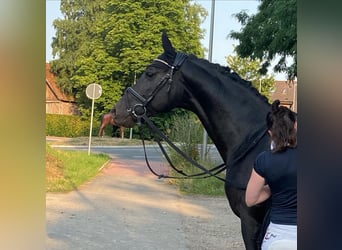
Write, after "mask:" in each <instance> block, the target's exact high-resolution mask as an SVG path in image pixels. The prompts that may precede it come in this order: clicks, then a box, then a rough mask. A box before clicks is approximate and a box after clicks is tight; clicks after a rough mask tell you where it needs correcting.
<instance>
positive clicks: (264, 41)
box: [229, 0, 297, 79]
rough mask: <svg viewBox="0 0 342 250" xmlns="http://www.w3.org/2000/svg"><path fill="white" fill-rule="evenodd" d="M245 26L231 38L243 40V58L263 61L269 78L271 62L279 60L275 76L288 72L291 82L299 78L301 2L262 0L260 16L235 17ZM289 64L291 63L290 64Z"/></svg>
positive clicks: (241, 47) (264, 69) (237, 50)
mask: <svg viewBox="0 0 342 250" xmlns="http://www.w3.org/2000/svg"><path fill="white" fill-rule="evenodd" d="M235 16H236V18H237V19H238V21H239V22H240V23H241V25H242V29H241V31H240V32H237V31H232V32H230V34H229V36H230V37H232V38H234V39H237V40H239V45H238V46H237V47H236V52H237V53H238V55H240V56H241V57H251V58H253V59H254V58H259V59H260V60H262V61H263V64H262V69H261V73H263V74H265V73H266V72H267V68H268V67H269V66H270V64H271V61H272V60H274V59H275V58H277V57H279V60H278V62H277V63H276V65H275V67H274V71H275V72H286V73H287V76H288V78H289V79H293V78H295V77H296V76H297V1H296V0H262V1H261V4H260V5H259V7H258V13H256V14H255V15H250V16H249V15H248V14H247V13H246V12H245V11H242V12H240V13H238V14H236V15H235ZM287 61H289V62H290V63H287Z"/></svg>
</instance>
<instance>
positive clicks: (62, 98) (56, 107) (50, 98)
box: [45, 63, 79, 115]
mask: <svg viewBox="0 0 342 250" xmlns="http://www.w3.org/2000/svg"><path fill="white" fill-rule="evenodd" d="M50 69H51V65H50V64H49V63H46V66H45V70H46V73H45V74H46V75H45V87H46V97H45V106H46V113H47V114H63V115H78V114H79V111H78V108H77V105H76V102H75V99H74V97H72V96H68V95H66V94H65V93H64V92H63V91H62V90H61V89H60V88H59V87H58V85H57V82H56V77H55V75H54V74H53V73H52V72H51V71H50Z"/></svg>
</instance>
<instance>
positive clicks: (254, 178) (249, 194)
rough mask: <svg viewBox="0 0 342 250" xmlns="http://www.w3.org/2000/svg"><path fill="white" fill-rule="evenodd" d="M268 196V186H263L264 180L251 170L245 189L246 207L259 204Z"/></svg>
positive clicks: (269, 192) (269, 194)
mask: <svg viewBox="0 0 342 250" xmlns="http://www.w3.org/2000/svg"><path fill="white" fill-rule="evenodd" d="M270 196H271V190H270V187H269V186H268V185H265V179H264V178H263V177H262V176H261V175H259V174H258V173H257V172H256V171H255V170H254V169H253V170H252V174H251V177H250V179H249V182H248V184H247V189H246V197H245V199H246V204H247V206H248V207H251V206H254V205H256V204H259V203H261V202H263V201H265V200H267V199H268V198H269V197H270Z"/></svg>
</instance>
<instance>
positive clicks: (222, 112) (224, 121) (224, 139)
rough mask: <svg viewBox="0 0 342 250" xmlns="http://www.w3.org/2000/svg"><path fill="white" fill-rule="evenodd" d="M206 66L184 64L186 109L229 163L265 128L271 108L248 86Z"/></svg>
mask: <svg viewBox="0 0 342 250" xmlns="http://www.w3.org/2000/svg"><path fill="white" fill-rule="evenodd" d="M197 60H200V59H197ZM205 63H206V62H198V61H196V60H195V61H194V60H187V61H186V62H185V63H184V65H183V67H182V74H183V81H184V86H185V89H186V92H187V93H188V95H189V96H188V97H187V98H186V99H185V98H184V100H183V102H184V103H183V104H184V106H183V107H186V109H189V110H191V111H192V112H194V113H196V114H197V116H198V117H199V119H200V120H201V122H202V124H203V126H204V127H205V129H206V131H207V133H208V135H209V136H210V138H211V139H212V140H213V142H214V144H215V145H216V147H217V149H218V151H219V152H220V154H221V156H222V158H223V160H225V161H226V160H227V159H228V156H229V155H231V153H232V151H234V149H235V148H237V147H239V146H240V145H241V144H242V143H243V142H245V141H246V139H247V138H249V137H250V136H251V133H255V132H257V131H258V130H260V128H262V127H263V125H264V124H265V117H266V113H267V112H268V110H269V104H268V103H267V102H266V101H265V100H264V99H262V98H261V97H260V96H258V95H257V94H256V93H255V91H253V90H252V89H251V88H249V87H248V86H246V85H244V83H240V82H238V81H236V80H233V79H232V78H231V77H230V76H229V75H227V74H222V73H220V72H219V71H218V70H213V69H212V70H210V69H209V68H208V66H209V65H210V64H209V65H208V63H206V64H205Z"/></svg>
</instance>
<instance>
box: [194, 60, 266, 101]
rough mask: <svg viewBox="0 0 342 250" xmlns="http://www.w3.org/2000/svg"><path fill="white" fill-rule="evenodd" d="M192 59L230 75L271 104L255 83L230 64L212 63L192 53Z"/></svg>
mask: <svg viewBox="0 0 342 250" xmlns="http://www.w3.org/2000/svg"><path fill="white" fill-rule="evenodd" d="M188 57H189V58H190V59H196V60H197V61H199V62H201V63H202V64H204V66H205V67H206V68H210V69H212V70H215V71H217V72H219V73H220V74H221V75H223V76H224V77H229V78H230V79H232V80H233V81H236V82H238V83H240V84H242V85H243V86H245V87H246V88H247V89H249V90H250V91H252V92H253V93H254V94H255V95H256V96H258V97H260V98H261V99H262V100H263V101H264V102H266V103H267V104H269V101H268V99H267V97H266V96H265V95H263V94H261V93H260V92H259V91H258V90H257V89H256V88H255V87H254V86H253V85H252V82H251V81H247V80H245V79H243V78H241V76H240V75H239V74H237V73H236V72H234V71H232V69H231V68H230V67H228V66H221V65H220V64H218V63H211V62H209V61H208V60H206V59H203V58H198V57H197V56H195V55H193V54H191V55H189V56H188Z"/></svg>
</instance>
